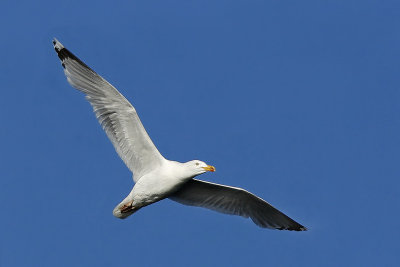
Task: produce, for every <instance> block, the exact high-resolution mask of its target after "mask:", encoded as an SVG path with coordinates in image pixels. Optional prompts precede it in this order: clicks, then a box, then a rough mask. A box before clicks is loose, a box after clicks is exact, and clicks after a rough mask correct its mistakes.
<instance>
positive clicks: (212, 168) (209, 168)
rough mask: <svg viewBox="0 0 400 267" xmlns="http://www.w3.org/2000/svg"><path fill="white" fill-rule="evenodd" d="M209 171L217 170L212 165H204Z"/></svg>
mask: <svg viewBox="0 0 400 267" xmlns="http://www.w3.org/2000/svg"><path fill="white" fill-rule="evenodd" d="M203 169H205V170H206V171H208V172H215V167H214V166H211V165H207V167H203Z"/></svg>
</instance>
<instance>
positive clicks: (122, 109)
mask: <svg viewBox="0 0 400 267" xmlns="http://www.w3.org/2000/svg"><path fill="white" fill-rule="evenodd" d="M53 45H54V49H55V50H56V52H57V55H58V57H59V58H60V60H61V65H62V66H63V68H64V73H65V75H66V76H67V80H68V82H69V83H70V84H71V85H72V86H73V87H75V88H76V89H78V90H79V91H82V92H83V93H85V94H86V99H87V100H88V101H89V102H90V104H91V105H92V107H93V110H94V112H95V114H96V117H97V119H98V121H99V123H100V124H101V126H102V127H103V129H104V131H105V132H106V134H107V136H108V138H109V139H110V140H111V142H112V144H113V145H114V148H115V150H116V151H117V153H118V155H119V156H120V157H121V159H122V160H123V161H124V162H125V164H126V166H127V167H128V168H129V169H130V170H131V171H132V172H133V173H134V180H135V182H136V181H137V180H138V179H140V177H141V176H142V175H143V174H145V173H147V172H149V171H150V170H152V169H154V168H157V166H159V165H160V164H161V163H162V160H163V159H164V158H163V157H162V155H161V154H160V152H158V150H157V148H156V147H155V146H154V144H153V142H152V141H151V139H150V137H149V136H148V134H147V132H146V130H145V129H144V127H143V125H142V123H141V121H140V119H139V117H138V115H137V113H136V110H135V108H134V107H133V106H132V105H131V104H130V103H129V101H128V100H126V98H125V97H124V96H123V95H121V94H120V92H118V90H117V89H116V88H115V87H114V86H112V85H111V84H110V83H108V82H107V81H106V80H105V79H103V78H102V77H101V76H100V75H98V74H97V73H96V72H94V71H93V70H92V69H91V68H89V67H88V66H87V65H86V64H85V63H83V62H82V61H81V60H80V59H78V58H77V57H76V56H75V55H73V54H72V53H71V52H70V51H68V50H67V49H66V48H65V47H64V46H63V45H62V44H61V43H60V42H59V41H57V40H56V39H54V40H53Z"/></svg>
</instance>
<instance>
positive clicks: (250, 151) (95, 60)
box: [0, 0, 400, 266]
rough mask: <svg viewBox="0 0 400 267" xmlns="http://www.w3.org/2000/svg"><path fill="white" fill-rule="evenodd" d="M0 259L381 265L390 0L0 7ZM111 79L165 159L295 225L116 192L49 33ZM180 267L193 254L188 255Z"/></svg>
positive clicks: (393, 254) (389, 133) (395, 70)
mask: <svg viewBox="0 0 400 267" xmlns="http://www.w3.org/2000/svg"><path fill="white" fill-rule="evenodd" d="M0 8H1V10H2V12H1V13H2V14H1V16H0V29H1V37H0V48H1V62H0V78H1V97H0V110H1V115H2V116H1V122H2V123H1V124H2V127H1V128H0V147H1V154H0V164H1V167H0V174H1V177H0V203H1V204H0V205H1V220H0V265H1V266H129V265H134V266H166V265H170V266H211V265H213V266H395V265H396V263H397V264H398V262H399V260H400V259H399V245H398V242H399V239H400V231H399V227H400V226H399V225H400V215H399V206H400V205H399V194H400V182H399V178H400V167H399V160H400V153H399V148H400V104H399V103H400V88H399V87H400V78H399V77H400V76H399V71H400V65H399V62H400V53H399V51H400V31H399V29H400V2H399V1H365V0H363V1H361V0H360V1H351V0H346V1H337V0H334V1H333V0H332V1H319V0H315V1H275V0H271V1H215V0H214V1H183V0H182V1H165V0H159V1H129V3H128V1H126V2H120V1H114V2H113V3H111V1H11V0H5V1H1V4H0ZM53 37H57V38H58V39H59V40H60V41H61V42H62V43H63V44H64V45H65V46H66V47H67V48H69V49H70V50H71V51H73V52H74V53H75V54H76V55H77V56H78V57H80V58H81V59H82V60H84V61H85V62H86V63H87V64H88V65H89V66H91V67H92V68H93V69H95V70H96V71H97V72H98V73H99V74H101V75H103V76H104V77H105V78H106V79H108V80H109V81H110V82H111V83H112V84H113V85H114V86H116V87H117V88H118V89H119V90H120V91H121V92H122V93H123V94H124V95H125V97H126V98H128V99H129V100H130V101H131V102H132V104H133V105H134V106H135V107H136V109H137V110H138V112H139V115H140V117H141V119H142V121H143V123H144V125H145V127H146V129H147V130H148V132H149V134H150V136H151V138H152V139H153V141H154V143H155V144H156V146H157V147H158V148H159V150H160V151H161V153H162V154H163V155H164V156H165V157H166V158H169V159H174V160H179V161H187V160H191V159H201V160H204V161H206V162H207V163H210V164H212V165H214V166H216V168H217V172H216V173H213V174H206V175H203V176H202V177H201V178H202V179H205V180H209V181H213V182H217V183H223V184H229V185H233V186H240V187H243V188H246V189H248V190H249V191H252V192H254V193H256V194H258V195H259V196H261V197H263V198H264V199H266V200H267V201H269V202H270V203H271V204H273V205H274V206H276V207H277V208H279V209H281V210H282V211H284V212H285V213H286V214H288V215H289V216H291V217H292V218H294V219H295V220H297V221H299V222H300V223H302V224H304V225H305V226H307V227H308V228H309V229H310V230H309V231H308V232H300V233H296V232H283V231H272V230H265V229H261V228H258V227H257V226H255V225H254V224H253V223H252V222H251V221H250V220H246V219H243V218H240V217H233V216H227V215H222V214H218V213H215V212H212V211H208V210H205V209H200V208H192V207H187V206H182V205H180V204H177V203H174V202H172V201H169V200H165V201H162V202H160V203H157V204H154V205H152V206H149V207H147V208H145V209H142V210H141V211H140V212H138V213H136V214H134V215H133V216H131V217H130V218H129V219H127V220H119V219H117V218H114V217H113V215H112V210H113V208H114V206H115V205H116V204H118V203H119V202H120V201H121V200H122V199H123V198H124V197H125V196H126V194H128V193H129V191H130V190H131V187H132V186H133V181H132V179H131V174H130V172H129V170H128V169H127V168H126V167H125V165H124V164H123V162H122V161H121V160H120V159H119V157H118V156H117V154H116V153H115V151H114V149H113V147H112V145H111V143H110V142H109V140H108V139H107V137H106V135H105V134H104V132H103V131H102V129H101V127H100V126H99V125H98V123H97V121H96V119H95V117H94V115H93V114H92V111H91V107H90V105H89V104H88V103H87V102H86V100H85V99H84V97H83V95H82V94H81V93H80V92H78V91H76V90H74V89H72V88H71V87H70V86H69V84H68V83H67V82H66V79H65V77H64V74H63V71H62V68H61V65H60V62H59V60H58V58H57V56H56V54H55V52H54V50H53V47H52V44H51V40H52V38H53ZM189 264H190V265H189Z"/></svg>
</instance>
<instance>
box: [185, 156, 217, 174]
mask: <svg viewBox="0 0 400 267" xmlns="http://www.w3.org/2000/svg"><path fill="white" fill-rule="evenodd" d="M183 165H184V166H185V174H186V176H187V178H193V177H195V176H197V175H200V174H203V173H205V172H215V168H214V166H211V165H207V164H206V163H205V162H203V161H200V160H197V159H196V160H191V161H188V162H186V163H183Z"/></svg>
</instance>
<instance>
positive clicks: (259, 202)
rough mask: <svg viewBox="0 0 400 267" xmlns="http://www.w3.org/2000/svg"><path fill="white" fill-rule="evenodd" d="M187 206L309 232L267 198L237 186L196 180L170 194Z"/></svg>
mask: <svg viewBox="0 0 400 267" xmlns="http://www.w3.org/2000/svg"><path fill="white" fill-rule="evenodd" d="M169 198H170V199H172V200H174V201H176V202H179V203H181V204H184V205H190V206H198V207H204V208H208V209H211V210H215V211H218V212H222V213H226V214H232V215H239V216H242V217H245V218H249V217H250V218H251V219H252V220H253V222H254V223H255V224H257V225H258V226H260V227H263V228H270V229H278V230H294V231H305V230H307V228H306V227H304V226H302V225H301V224H299V223H297V222H295V221H294V220H292V219H290V218H289V217H288V216H286V215H285V214H283V213H282V212H280V211H279V210H277V209H275V208H274V207H272V206H271V205H270V204H269V203H268V202H266V201H265V200H263V199H261V198H259V197H257V196H256V195H253V194H252V193H250V192H248V191H246V190H244V189H242V188H237V187H231V186H226V185H220V184H214V183H210V182H205V181H201V180H197V179H192V180H190V181H189V182H187V183H186V184H184V186H183V187H182V188H181V189H179V190H178V191H177V192H176V193H174V194H173V195H172V196H170V197H169Z"/></svg>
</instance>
